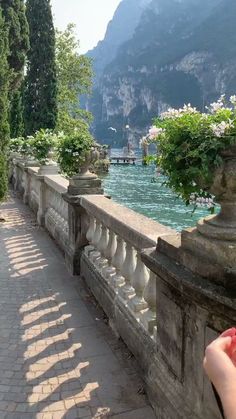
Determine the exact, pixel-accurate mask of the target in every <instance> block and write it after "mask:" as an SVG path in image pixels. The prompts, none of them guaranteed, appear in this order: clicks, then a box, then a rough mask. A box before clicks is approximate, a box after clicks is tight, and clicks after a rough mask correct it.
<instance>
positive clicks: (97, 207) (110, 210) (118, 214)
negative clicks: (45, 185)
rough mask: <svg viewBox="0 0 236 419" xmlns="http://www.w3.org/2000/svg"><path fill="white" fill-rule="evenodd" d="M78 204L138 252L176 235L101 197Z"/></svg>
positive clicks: (173, 231)
mask: <svg viewBox="0 0 236 419" xmlns="http://www.w3.org/2000/svg"><path fill="white" fill-rule="evenodd" d="M77 202H80V205H81V206H82V207H83V208H84V209H85V210H86V211H87V212H88V213H89V214H90V215H91V216H94V218H96V219H98V220H99V221H101V222H102V223H104V224H105V225H106V226H107V227H108V228H110V229H111V230H112V231H114V232H115V233H116V234H118V235H119V236H121V237H122V238H123V239H124V240H125V241H127V242H129V243H131V244H132V245H133V246H134V247H136V248H137V249H138V250H140V249H145V248H147V247H152V246H155V245H156V242H157V239H158V238H159V237H165V236H169V235H172V236H173V235H174V233H175V230H172V229H171V228H169V227H165V226H164V225H162V224H159V223H158V222H156V221H154V220H151V219H150V218H148V217H145V216H144V215H141V214H138V213H136V212H134V211H133V210H131V209H129V208H126V207H124V206H122V205H120V204H117V203H116V202H113V201H112V200H110V199H107V198H106V197H104V196H101V195H93V196H81V197H80V199H79V201H77Z"/></svg>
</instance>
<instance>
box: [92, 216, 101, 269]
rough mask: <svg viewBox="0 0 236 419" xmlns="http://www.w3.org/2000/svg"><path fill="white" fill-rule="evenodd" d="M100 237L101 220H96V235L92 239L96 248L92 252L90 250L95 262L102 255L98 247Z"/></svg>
mask: <svg viewBox="0 0 236 419" xmlns="http://www.w3.org/2000/svg"><path fill="white" fill-rule="evenodd" d="M100 238H101V223H100V221H99V220H96V229H95V233H94V236H93V239H92V245H93V247H94V250H93V251H92V252H90V254H89V258H90V260H91V261H93V262H94V260H96V259H97V258H99V257H100V255H101V253H100V251H99V249H98V246H99V242H100Z"/></svg>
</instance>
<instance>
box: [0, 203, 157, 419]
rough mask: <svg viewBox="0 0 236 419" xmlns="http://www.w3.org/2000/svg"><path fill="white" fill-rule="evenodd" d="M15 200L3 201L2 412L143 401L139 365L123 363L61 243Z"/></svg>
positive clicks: (76, 411)
mask: <svg viewBox="0 0 236 419" xmlns="http://www.w3.org/2000/svg"><path fill="white" fill-rule="evenodd" d="M17 206H18V208H16V204H15V202H14V200H12V199H11V200H10V202H9V203H7V204H4V205H2V208H1V209H2V210H3V212H4V213H5V214H6V216H5V218H6V223H4V225H3V226H2V227H1V230H0V249H1V250H0V262H1V271H0V279H1V281H0V282H1V295H0V318H1V322H0V330H1V333H0V349H1V351H0V372H1V373H0V394H1V398H0V417H4V418H17V419H21V418H24V419H27V418H31V419H33V418H43V419H46V418H58V419H59V418H96V417H97V418H100V417H101V418H102V417H109V416H110V414H111V415H113V414H114V415H115V414H119V413H123V412H130V411H132V410H134V411H136V409H137V411H139V409H142V408H144V409H145V408H146V407H147V404H148V403H147V400H146V397H145V396H144V395H141V394H138V389H139V388H140V385H141V384H140V379H139V377H138V376H137V373H136V370H135V369H130V370H129V375H128V374H127V373H126V371H125V369H124V371H123V370H122V363H121V362H120V361H118V359H117V357H116V356H115V354H114V353H113V352H112V350H111V347H110V346H109V345H108V343H107V342H106V341H105V339H104V333H103V332H104V330H103V328H104V325H103V324H102V314H101V313H99V314H98V312H97V311H96V310H97V309H95V311H93V309H92V314H91V312H90V310H88V309H87V307H86V306H85V305H84V301H83V299H82V298H81V296H80V295H79V294H78V293H77V289H76V287H77V279H75V278H72V277H70V275H69V274H68V272H67V271H66V268H65V265H64V261H63V256H62V255H61V253H60V251H59V249H58V248H57V247H56V246H55V244H54V243H53V241H52V240H51V239H50V238H49V237H48V236H47V234H46V233H45V232H44V231H43V230H42V229H40V228H38V227H37V226H36V225H35V221H34V219H33V218H32V215H31V213H30V211H29V210H27V209H25V208H24V206H23V205H22V204H21V203H20V202H17ZM97 316H98V317H97ZM99 316H100V317H99ZM99 322H100V323H101V327H100V328H99V327H98V324H99ZM106 327H107V326H106ZM109 333H110V332H109ZM110 339H112V338H111V337H110ZM119 355H120V354H119ZM148 409H149V407H148ZM109 412H110V413H109ZM4 415H5V416H4ZM44 415H45V416H44ZM151 417H152V416H150V418H151Z"/></svg>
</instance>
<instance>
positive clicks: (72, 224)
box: [63, 151, 103, 275]
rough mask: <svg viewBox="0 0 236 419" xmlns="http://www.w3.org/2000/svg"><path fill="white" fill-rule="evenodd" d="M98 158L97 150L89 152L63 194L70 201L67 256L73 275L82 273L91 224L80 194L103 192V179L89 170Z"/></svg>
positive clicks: (99, 193)
mask: <svg viewBox="0 0 236 419" xmlns="http://www.w3.org/2000/svg"><path fill="white" fill-rule="evenodd" d="M96 159H97V153H96V151H91V153H88V154H87V156H86V161H85V163H84V165H83V166H82V167H81V169H80V173H79V174H77V175H75V176H73V177H72V178H71V179H70V181H69V186H68V190H67V193H65V194H64V196H63V198H64V200H65V201H66V202H67V203H68V217H69V247H68V249H67V251H66V255H65V258H66V264H67V267H68V269H69V271H70V272H71V273H72V274H73V275H76V274H79V273H80V257H81V252H82V250H83V249H84V247H85V246H86V245H87V244H88V241H87V238H86V233H87V230H88V226H89V216H88V214H87V213H86V211H85V210H84V209H83V208H82V207H81V206H80V196H81V195H102V194H103V189H102V186H101V180H100V179H99V178H98V177H97V175H95V174H93V173H91V172H90V171H89V166H90V164H91V163H92V162H93V161H94V160H96Z"/></svg>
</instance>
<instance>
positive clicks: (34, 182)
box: [12, 159, 69, 251]
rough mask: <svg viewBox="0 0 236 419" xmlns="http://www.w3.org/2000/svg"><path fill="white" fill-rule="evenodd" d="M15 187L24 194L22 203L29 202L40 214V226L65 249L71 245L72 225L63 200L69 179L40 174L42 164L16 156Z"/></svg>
mask: <svg viewBox="0 0 236 419" xmlns="http://www.w3.org/2000/svg"><path fill="white" fill-rule="evenodd" d="M12 183H13V186H14V190H16V191H18V192H20V193H21V195H22V196H23V202H24V203H25V204H28V205H29V206H30V208H31V209H32V210H33V211H34V213H35V214H36V216H37V221H38V223H39V225H41V226H44V227H45V228H46V229H47V230H48V231H49V233H50V235H51V236H52V237H53V238H54V239H55V240H56V242H57V243H58V244H59V245H60V247H61V248H62V249H63V251H65V249H66V248H67V246H68V239H69V224H68V204H67V203H66V202H65V200H64V199H63V197H62V196H63V193H65V192H66V191H67V187H68V184H69V182H68V181H67V180H66V179H65V178H63V177H62V176H60V175H58V174H55V175H53V174H50V170H49V174H48V175H47V174H46V169H45V174H43V175H41V174H39V167H37V166H34V167H29V166H27V163H25V162H24V161H23V160H20V161H19V160H17V159H14V161H13V171H12Z"/></svg>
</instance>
